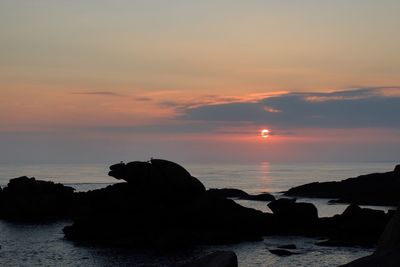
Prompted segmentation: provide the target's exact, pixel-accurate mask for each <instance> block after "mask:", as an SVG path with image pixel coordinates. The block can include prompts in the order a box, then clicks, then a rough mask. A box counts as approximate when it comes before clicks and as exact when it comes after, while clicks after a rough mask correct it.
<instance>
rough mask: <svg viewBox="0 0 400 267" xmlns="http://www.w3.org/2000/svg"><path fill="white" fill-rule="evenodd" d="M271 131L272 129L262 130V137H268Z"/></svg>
mask: <svg viewBox="0 0 400 267" xmlns="http://www.w3.org/2000/svg"><path fill="white" fill-rule="evenodd" d="M269 133H270V130H268V129H263V130H261V137H262V138H268V137H269Z"/></svg>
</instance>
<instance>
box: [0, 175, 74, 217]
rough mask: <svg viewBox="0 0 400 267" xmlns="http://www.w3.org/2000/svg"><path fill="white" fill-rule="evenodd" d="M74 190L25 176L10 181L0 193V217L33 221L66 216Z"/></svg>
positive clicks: (69, 209) (69, 210)
mask: <svg viewBox="0 0 400 267" xmlns="http://www.w3.org/2000/svg"><path fill="white" fill-rule="evenodd" d="M73 192H74V189H73V188H72V187H68V186H64V185H62V184H55V183H53V182H47V181H39V180H36V179H35V178H28V177H26V176H23V177H19V178H14V179H11V180H10V181H9V183H8V185H7V186H6V187H5V188H4V189H3V190H1V193H0V217H1V218H9V219H10V218H20V219H34V218H46V217H58V216H66V215H67V214H69V213H70V212H71V205H72V202H73V201H72V200H73Z"/></svg>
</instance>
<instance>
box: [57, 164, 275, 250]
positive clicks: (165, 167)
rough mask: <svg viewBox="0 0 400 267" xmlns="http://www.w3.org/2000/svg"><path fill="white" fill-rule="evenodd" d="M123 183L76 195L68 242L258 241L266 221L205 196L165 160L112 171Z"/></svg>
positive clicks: (184, 173)
mask: <svg viewBox="0 0 400 267" xmlns="http://www.w3.org/2000/svg"><path fill="white" fill-rule="evenodd" d="M110 169H111V171H110V173H109V174H110V175H111V176H113V177H116V178H117V179H123V180H125V181H126V183H118V184H114V185H111V186H108V187H106V188H104V189H99V190H93V191H89V192H87V193H83V194H80V195H79V197H78V198H79V201H78V202H79V203H81V204H80V208H79V210H80V211H79V212H78V214H79V215H78V216H76V218H75V219H74V224H73V225H71V226H68V227H66V228H65V229H64V233H65V236H66V237H67V238H68V239H71V240H88V241H94V242H97V243H106V244H129V245H137V246H152V247H174V246H182V245H190V244H210V243H227V242H238V241H243V240H260V239H261V237H262V235H263V234H265V232H266V231H267V229H268V222H269V221H270V220H269V217H270V216H272V215H271V214H266V213H263V212H261V211H257V210H254V209H250V208H245V207H242V206H240V205H239V204H237V203H235V202H234V201H233V200H231V199H227V198H224V197H220V196H217V195H214V194H212V193H209V192H206V191H205V188H204V186H203V185H202V183H201V182H200V181H199V180H197V179H196V178H194V177H192V176H191V175H190V174H189V173H188V172H187V171H186V170H185V169H184V168H183V167H181V166H180V165H178V164H176V163H173V162H170V161H166V160H151V161H150V162H132V163H128V164H117V165H113V166H111V168H110Z"/></svg>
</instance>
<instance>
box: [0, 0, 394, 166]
mask: <svg viewBox="0 0 400 267" xmlns="http://www.w3.org/2000/svg"><path fill="white" fill-rule="evenodd" d="M399 10H400V2H399V1H394V0H384V1H372V0H363V1H360V0H347V1H344V0H339V1H334V2H328V1H317V0H304V1H290V2H289V1H278V0H268V1H236V0H233V1H232V0H231V1H227V0H220V1H209V0H206V1H200V2H187V1H180V0H171V1H162V0H150V1H125V0H119V1H112V2H111V1H93V0H90V1H84V2H82V1H50V0H43V1H34V2H33V1H15V0H3V1H1V2H0V33H1V35H0V58H1V60H0V149H1V151H2V153H1V154H0V163H23V162H26V163H61V162H63V163H68V162H70V163H77V162H115V161H120V160H124V161H130V160H147V159H149V158H150V157H154V158H166V159H170V160H174V161H177V162H190V163H210V162H216V163H249V162H262V161H269V162H346V161H349V162H365V161H371V162H374V161H385V162H396V161H397V160H398V159H399V151H400V120H399V119H398V118H399V117H400V54H399V53H398V48H399V47H400V35H399V34H398V29H399V28H400V17H399V16H398V11H399ZM263 129H268V130H269V131H270V133H269V137H268V138H263V137H262V136H261V130H263Z"/></svg>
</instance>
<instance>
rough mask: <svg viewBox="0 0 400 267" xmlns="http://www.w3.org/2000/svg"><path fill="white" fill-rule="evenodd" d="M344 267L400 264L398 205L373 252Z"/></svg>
mask: <svg viewBox="0 0 400 267" xmlns="http://www.w3.org/2000/svg"><path fill="white" fill-rule="evenodd" d="M343 266H346V267H373V266H382V267H397V266H400V206H399V207H398V208H397V212H396V214H395V215H394V216H393V218H392V219H391V220H390V222H389V223H388V225H387V226H386V228H385V231H384V232H383V234H382V235H381V237H380V240H379V244H378V247H377V249H376V251H375V252H374V254H372V255H370V256H367V257H363V258H361V259H358V260H355V261H353V262H350V263H348V264H345V265H343Z"/></svg>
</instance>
